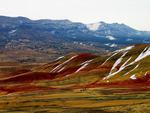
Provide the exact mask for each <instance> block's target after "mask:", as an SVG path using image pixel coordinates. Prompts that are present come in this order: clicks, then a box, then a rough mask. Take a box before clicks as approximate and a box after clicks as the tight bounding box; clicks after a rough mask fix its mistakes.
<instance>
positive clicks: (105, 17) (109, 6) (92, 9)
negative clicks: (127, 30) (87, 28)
mask: <svg viewBox="0 0 150 113" xmlns="http://www.w3.org/2000/svg"><path fill="white" fill-rule="evenodd" d="M0 15H5V16H25V17H29V18H30V19H70V20H72V21H76V22H83V23H95V22H99V21H105V22H108V23H112V22H118V23H125V24H127V25H129V26H131V27H134V28H136V29H140V30H149V31H150V0H0Z"/></svg>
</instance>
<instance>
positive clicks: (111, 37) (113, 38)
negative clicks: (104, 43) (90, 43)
mask: <svg viewBox="0 0 150 113" xmlns="http://www.w3.org/2000/svg"><path fill="white" fill-rule="evenodd" d="M106 38H107V39H109V40H116V38H115V37H113V36H106Z"/></svg>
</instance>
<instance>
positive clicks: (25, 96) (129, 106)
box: [0, 88, 150, 113]
mask: <svg viewBox="0 0 150 113" xmlns="http://www.w3.org/2000/svg"><path fill="white" fill-rule="evenodd" d="M149 111H150V91H137V92H136V91H134V92H133V91H132V90H131V89H127V88H107V89H105V88H95V89H74V90H53V91H45V92H43V91H41V92H40V91H38V92H27V93H23V92H20V93H10V94H7V95H6V94H0V113H149Z"/></svg>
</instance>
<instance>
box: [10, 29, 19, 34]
mask: <svg viewBox="0 0 150 113" xmlns="http://www.w3.org/2000/svg"><path fill="white" fill-rule="evenodd" d="M16 31H17V30H16V29H14V30H11V31H9V34H13V33H15V32H16Z"/></svg>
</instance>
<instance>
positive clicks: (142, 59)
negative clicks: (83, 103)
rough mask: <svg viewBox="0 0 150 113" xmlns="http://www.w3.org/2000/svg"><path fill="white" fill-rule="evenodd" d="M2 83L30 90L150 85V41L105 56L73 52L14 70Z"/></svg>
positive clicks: (6, 87) (6, 88) (5, 88)
mask: <svg viewBox="0 0 150 113" xmlns="http://www.w3.org/2000/svg"><path fill="white" fill-rule="evenodd" d="M0 84H1V87H0V90H1V91H6V92H7V91H8V92H13V90H12V89H15V88H17V87H18V88H19V87H24V88H22V91H26V90H27V91H28V90H31V89H30V88H29V86H31V88H32V89H34V88H35V90H36V89H40V88H41V89H47V90H48V89H49V88H50V89H62V88H63V89H64V88H65V89H66V88H67V89H68V88H69V89H72V88H73V89H74V88H83V87H84V88H87V87H114V86H115V87H136V86H138V87H145V86H147V85H150V45H148V44H144V45H143V44H141V45H133V46H129V47H126V48H123V49H120V50H117V51H114V52H112V53H110V54H108V55H101V56H98V55H92V54H87V53H84V54H69V55H67V56H62V57H59V58H58V59H56V60H54V61H52V62H50V63H47V64H44V65H42V66H38V67H35V68H32V69H31V70H30V71H29V70H28V71H23V72H22V73H21V71H19V72H14V73H12V74H11V76H9V77H5V78H2V79H0ZM37 87H38V88H37ZM24 89H26V90H24ZM19 91H21V88H20V89H19Z"/></svg>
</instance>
